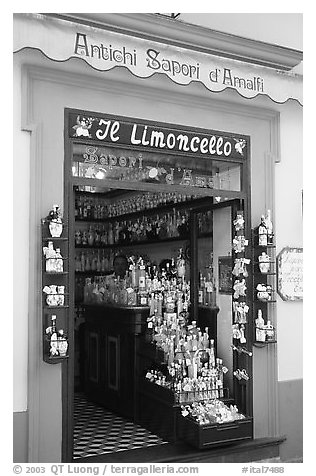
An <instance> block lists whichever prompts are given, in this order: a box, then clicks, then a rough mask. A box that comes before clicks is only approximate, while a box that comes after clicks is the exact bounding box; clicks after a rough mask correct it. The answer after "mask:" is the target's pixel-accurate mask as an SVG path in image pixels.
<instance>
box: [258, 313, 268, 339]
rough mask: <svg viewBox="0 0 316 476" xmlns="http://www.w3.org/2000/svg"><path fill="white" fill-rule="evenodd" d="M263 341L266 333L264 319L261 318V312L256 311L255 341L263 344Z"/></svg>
mask: <svg viewBox="0 0 316 476" xmlns="http://www.w3.org/2000/svg"><path fill="white" fill-rule="evenodd" d="M265 340H266V332H265V325H264V319H263V317H262V310H261V309H258V317H257V319H256V341H258V342H265Z"/></svg>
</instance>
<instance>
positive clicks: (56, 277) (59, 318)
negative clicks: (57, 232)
mask: <svg viewBox="0 0 316 476" xmlns="http://www.w3.org/2000/svg"><path fill="white" fill-rule="evenodd" d="M41 233H42V240H41V241H42V250H41V253H42V290H43V289H44V288H45V287H46V286H47V287H51V286H55V289H56V290H57V294H47V293H45V292H44V291H42V335H43V360H44V362H46V363H48V364H58V363H62V362H64V361H65V360H67V359H68V357H69V348H68V338H67V335H68V317H69V260H68V252H69V250H68V237H67V227H66V226H65V224H63V231H62V235H61V236H60V237H52V236H51V234H50V230H49V223H48V221H47V220H46V219H42V222H41ZM49 242H52V243H53V247H54V249H57V248H60V252H61V256H62V258H59V259H62V261H63V271H61V272H54V271H46V261H47V260H46V257H45V256H44V252H43V248H44V247H47V245H48V243H49ZM58 287H62V289H63V292H62V293H60V292H58V291H61V290H58ZM57 296H60V300H61V302H63V304H58V303H54V304H49V300H50V299H56V297H57ZM54 315H55V316H56V321H55V322H56V328H57V331H58V330H61V329H62V330H63V331H64V338H65V341H66V342H67V351H66V352H62V355H60V354H59V349H58V347H59V341H56V342H54V344H55V345H56V348H57V354H56V355H52V352H51V340H50V336H49V334H47V333H46V329H47V328H48V327H49V326H51V322H52V316H54ZM65 341H64V342H65Z"/></svg>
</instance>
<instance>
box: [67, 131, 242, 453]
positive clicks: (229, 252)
mask: <svg viewBox="0 0 316 476" xmlns="http://www.w3.org/2000/svg"><path fill="white" fill-rule="evenodd" d="M66 146H67V150H68V153H69V154H70V157H72V173H71V174H70V173H69V172H70V171H69V169H68V176H69V182H68V186H67V187H66V197H67V201H68V203H69V208H68V221H69V235H70V236H69V238H70V240H69V242H70V249H69V259H70V261H69V271H70V300H69V304H70V321H69V336H70V339H69V346H70V348H71V347H72V349H71V351H70V357H69V361H68V364H67V367H66V366H65V368H64V372H63V379H64V385H63V402H64V403H63V417H64V433H63V436H64V437H63V450H64V451H63V453H64V461H72V460H74V461H75V460H76V459H78V458H85V457H96V458H97V457H98V456H99V455H102V454H103V455H104V454H106V453H108V454H111V456H112V457H113V455H114V454H115V452H117V451H122V450H125V451H131V450H134V449H136V448H138V449H141V448H148V447H149V446H151V447H152V448H154V449H156V450H157V451H159V448H160V447H161V445H163V444H173V443H174V442H176V441H178V437H179V430H178V427H177V419H178V416H179V414H180V413H181V407H182V408H183V407H184V405H185V404H189V403H192V402H194V401H202V400H210V399H211V400H214V399H216V400H219V401H221V402H223V404H228V405H230V404H237V405H238V409H239V410H240V411H241V412H243V413H245V414H247V415H249V416H251V395H250V393H249V391H248V389H247V390H246V391H245V388H241V386H240V385H236V382H235V380H234V378H233V373H234V371H235V370H236V368H237V361H236V354H235V353H234V351H233V346H232V337H231V336H232V324H233V311H232V308H233V298H232V291H233V289H232V279H231V272H232V265H233V260H234V250H233V248H232V240H233V236H234V225H233V222H234V220H235V218H236V216H237V214H238V213H241V214H242V216H244V217H245V218H246V221H245V226H246V227H247V226H248V222H247V220H248V218H247V217H248V216H249V214H248V209H249V205H248V199H247V197H246V195H245V193H244V192H242V191H241V184H242V183H244V180H245V176H246V175H245V167H243V166H242V165H241V164H240V163H237V162H234V163H232V164H230V163H228V162H222V163H219V161H212V162H210V163H209V164H208V165H206V163H205V161H203V162H198V161H197V162H196V164H197V165H196V167H197V168H199V166H198V164H202V169H203V172H204V174H207V173H209V175H210V176H211V177H212V183H213V186H214V187H216V188H206V187H203V186H201V187H198V186H197V185H196V184H197V182H196V179H195V178H194V175H193V173H194V172H193V171H194V166H191V167H192V168H191V169H190V170H189V169H185V171H183V170H181V169H180V167H178V170H177V172H176V171H175V168H174V167H170V166H172V165H173V161H174V160H176V161H178V162H177V163H178V165H179V163H180V162H179V161H180V160H183V161H187V163H188V164H189V161H192V159H190V158H189V157H187V158H185V157H173V156H171V157H170V156H167V158H166V157H165V156H163V155H159V154H153V155H150V153H149V152H148V153H144V151H140V150H138V151H135V152H134V153H133V151H132V150H131V149H129V150H128V154H129V157H128V161H129V163H132V162H133V163H134V162H135V163H137V159H138V167H139V164H141V169H142V170H143V168H144V165H145V166H146V163H147V159H148V163H149V165H147V166H146V167H147V169H148V171H149V174H148V173H147V174H144V173H143V172H142V174H141V175H140V174H139V170H138V171H137V173H136V172H135V170H134V169H132V170H130V169H131V167H129V165H128V164H127V162H126V155H127V151H126V150H125V151H123V152H124V156H123V155H120V156H119V155H118V153H117V151H116V155H114V153H113V150H114V148H111V149H110V150H106V148H105V147H103V148H101V150H99V149H98V147H97V145H96V144H94V145H87V144H85V143H84V142H80V143H78V141H72V140H70V141H69V140H68V141H66ZM226 150H228V149H227V147H226ZM119 152H122V150H119ZM98 154H99V155H98ZM118 156H119V157H120V161H119V162H120V163H118V162H117V158H118ZM100 157H101V158H102V159H103V160H102V162H103V163H102V167H101V166H100V165H95V164H96V163H97V161H98V158H100ZM87 159H88V160H87ZM123 159H124V160H123ZM110 160H112V165H111V166H110V165H109V161H110ZM163 160H164V161H166V160H169V162H168V163H169V169H168V170H166V169H165V171H164V172H162V173H165V183H161V179H160V178H159V174H160V172H159V168H163V167H158V164H160V165H161V162H163ZM115 161H116V162H115ZM114 162H115V163H114ZM125 168H128V174H125V176H124V177H123V178H122V176H121V175H120V173H121V172H122V169H125ZM200 169H201V167H200ZM188 170H189V171H188ZM109 172H110V177H109ZM115 172H116V175H115ZM167 172H168V173H167ZM177 173H179V174H180V175H181V177H182V182H181V183H179V184H176V183H174V182H176V177H177ZM200 173H201V172H200ZM170 174H171V175H172V177H173V178H172V180H173V182H172V183H168V177H167V175H170ZM157 177H158V178H157ZM199 178H200V179H201V177H199ZM205 180H206V179H205ZM157 182H158V183H157ZM201 183H202V184H203V183H205V182H203V181H202V182H201ZM208 183H209V184H210V183H211V182H210V179H209V182H208ZM237 183H239V184H240V185H236V184H237ZM226 188H229V190H226ZM235 189H237V191H235ZM238 190H239V191H238ZM123 268H124V269H123ZM244 327H245V326H244ZM184 329H185V330H184ZM249 332H250V330H249V329H248V328H244V337H245V339H246V340H247V339H248V338H249ZM193 357H194V358H193ZM211 359H214V366H212V369H213V370H214V372H215V368H216V375H217V380H216V381H215V373H214V372H213V374H212V372H210V371H209V370H210V367H211V363H210V362H211ZM244 366H245V371H247V372H248V373H249V375H250V373H251V368H250V366H249V363H248V362H246V360H245V365H244ZM205 382H208V385H206V383H205ZM198 385H199V386H198ZM157 391H159V392H160V391H162V392H165V393H163V394H161V395H160V394H159V393H158V394H157ZM166 392H167V393H166ZM168 392H169V394H168ZM170 392H171V393H172V392H173V396H172V400H170ZM93 421H95V425H94V426H93ZM126 429H127V430H126ZM124 432H125V435H128V436H124ZM124 439H125V441H127V442H128V443H126V445H125V446H124ZM114 458H115V456H114ZM153 460H154V459H153ZM113 461H114V460H113Z"/></svg>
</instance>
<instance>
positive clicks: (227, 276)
mask: <svg viewBox="0 0 316 476" xmlns="http://www.w3.org/2000/svg"><path fill="white" fill-rule="evenodd" d="M232 271H233V260H232V257H231V256H219V257H218V292H219V293H221V294H232V292H233V276H232Z"/></svg>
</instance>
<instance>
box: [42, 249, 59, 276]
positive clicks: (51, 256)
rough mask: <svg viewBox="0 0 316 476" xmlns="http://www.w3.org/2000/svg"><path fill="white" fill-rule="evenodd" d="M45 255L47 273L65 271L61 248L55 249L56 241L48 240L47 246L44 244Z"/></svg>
mask: <svg viewBox="0 0 316 476" xmlns="http://www.w3.org/2000/svg"><path fill="white" fill-rule="evenodd" d="M43 253H44V256H45V271H46V272H47V273H62V272H63V271H64V259H63V257H62V255H61V252H60V248H56V249H54V243H53V242H52V241H48V244H47V246H43Z"/></svg>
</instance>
